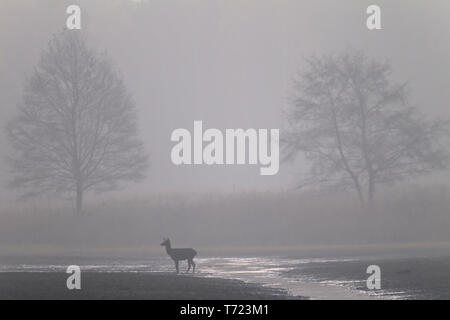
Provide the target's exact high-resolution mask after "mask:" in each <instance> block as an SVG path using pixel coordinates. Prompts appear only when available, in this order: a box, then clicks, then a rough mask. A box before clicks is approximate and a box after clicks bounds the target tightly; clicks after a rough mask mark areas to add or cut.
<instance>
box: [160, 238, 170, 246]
mask: <svg viewBox="0 0 450 320" xmlns="http://www.w3.org/2000/svg"><path fill="white" fill-rule="evenodd" d="M161 246H170V240H169V238H163V242H161Z"/></svg>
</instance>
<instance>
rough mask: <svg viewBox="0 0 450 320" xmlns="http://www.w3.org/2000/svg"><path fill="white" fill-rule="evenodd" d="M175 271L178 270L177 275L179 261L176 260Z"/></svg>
mask: <svg viewBox="0 0 450 320" xmlns="http://www.w3.org/2000/svg"><path fill="white" fill-rule="evenodd" d="M175 269H176V270H177V273H178V271H179V270H178V260H175Z"/></svg>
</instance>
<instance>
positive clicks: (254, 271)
mask: <svg viewBox="0 0 450 320" xmlns="http://www.w3.org/2000/svg"><path fill="white" fill-rule="evenodd" d="M196 263H197V273H196V275H197V276H206V277H222V278H230V279H240V280H244V281H247V282H256V283H261V284H264V285H268V286H271V287H277V288H284V289H286V290H288V291H289V292H290V293H291V294H293V295H297V296H308V297H310V298H312V299H450V272H449V271H450V257H448V256H442V257H439V256H438V257H414V258H411V257H408V258H405V257H392V256H391V257H377V258H374V257H350V258H347V257H340V258H332V259H330V258H323V259H321V258H314V259H305V258H301V259H300V258H295V257H265V256H261V257H234V258H233V257H209V258H198V259H196ZM71 264H76V265H79V266H80V267H81V269H82V271H97V272H172V271H173V270H174V267H173V263H172V261H171V260H170V259H169V258H168V257H158V258H151V259H146V260H137V259H96V258H74V257H72V258H68V257H59V258H54V257H52V258H49V257H20V258H19V257H9V258H4V257H3V258H0V272H18V271H22V272H24V271H25V272H27V271H29V272H46V271H55V272H65V270H66V268H67V266H69V265H71ZM373 264H375V265H378V266H380V268H381V289H380V290H368V289H367V287H366V279H367V277H368V276H369V275H368V274H367V273H366V269H367V266H369V265H373ZM186 267H187V264H186V263H182V264H181V266H180V270H183V271H184V270H185V268H186Z"/></svg>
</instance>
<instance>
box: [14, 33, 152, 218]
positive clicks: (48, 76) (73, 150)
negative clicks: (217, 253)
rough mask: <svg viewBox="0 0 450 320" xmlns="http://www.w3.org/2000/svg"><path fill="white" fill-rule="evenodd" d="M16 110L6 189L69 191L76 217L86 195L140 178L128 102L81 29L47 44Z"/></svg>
mask: <svg viewBox="0 0 450 320" xmlns="http://www.w3.org/2000/svg"><path fill="white" fill-rule="evenodd" d="M18 108H19V110H18V111H19V113H18V115H17V116H16V117H15V118H13V119H12V120H11V121H10V122H9V124H8V126H7V132H8V136H9V140H10V142H11V146H12V149H13V153H12V154H11V157H10V162H11V164H12V168H13V175H14V176H13V180H12V181H11V186H13V187H17V188H21V189H22V191H23V196H32V195H38V194H41V193H52V192H74V194H75V198H76V212H77V214H81V213H82V211H83V209H82V207H83V194H84V193H85V192H86V191H87V190H94V191H107V190H111V189H114V188H116V187H117V186H118V183H119V182H120V181H136V180H139V179H142V178H143V177H144V170H145V169H146V168H147V156H146V155H145V153H144V149H143V144H142V142H141V141H140V140H139V139H138V132H137V129H138V126H137V112H136V108H135V105H134V103H133V101H132V99H131V96H130V94H129V93H128V91H127V89H126V87H125V85H124V82H123V80H122V78H121V76H120V75H119V74H118V72H117V71H116V70H115V69H114V68H113V66H112V65H111V63H110V62H109V61H108V59H107V58H106V56H105V55H99V54H96V53H95V52H93V51H92V50H91V49H89V48H88V47H87V46H86V43H85V41H84V39H83V38H82V37H81V36H80V34H79V33H78V31H72V30H71V31H64V32H62V33H61V34H59V35H57V36H55V37H54V38H53V39H52V40H51V41H50V42H49V45H48V48H47V49H46V50H45V51H44V52H43V54H42V56H41V59H40V62H39V64H38V66H37V67H36V69H35V71H34V74H33V75H32V76H31V77H30V78H29V79H27V81H26V85H25V88H24V94H23V101H22V103H21V104H20V105H19V107H18Z"/></svg>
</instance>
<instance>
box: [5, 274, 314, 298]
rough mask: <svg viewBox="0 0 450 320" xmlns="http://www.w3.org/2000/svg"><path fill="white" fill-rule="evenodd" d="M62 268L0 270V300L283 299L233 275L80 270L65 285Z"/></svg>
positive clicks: (285, 293) (281, 291) (278, 293)
mask: <svg viewBox="0 0 450 320" xmlns="http://www.w3.org/2000/svg"><path fill="white" fill-rule="evenodd" d="M69 276H70V274H67V273H63V272H1V273H0V288H2V290H0V300H15V299H20V300H41V299H42V300H74V299H75V300H78V299H79V300H86V299H88V300H115V299H118V300H133V299H138V300H248V299H250V300H252V299H253V300H280V299H281V300H284V299H299V300H304V299H307V297H303V296H293V295H291V294H289V293H288V291H286V290H284V289H281V288H274V287H268V286H265V285H262V284H259V283H247V282H244V281H241V280H237V279H224V278H214V277H202V276H196V275H194V276H192V275H185V274H179V275H176V274H173V273H165V272H146V273H143V272H83V273H82V275H81V289H80V290H69V289H67V286H66V281H67V278H68V277H69Z"/></svg>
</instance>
